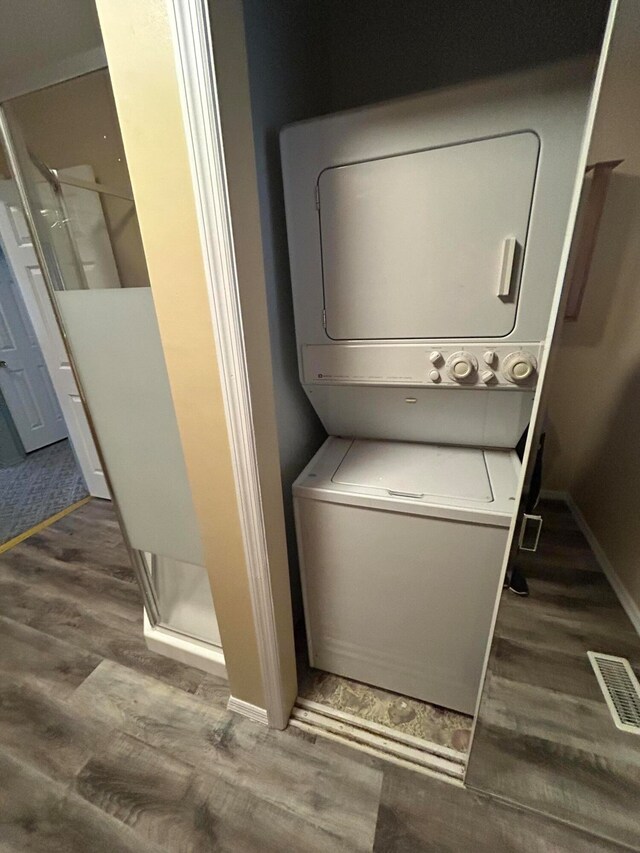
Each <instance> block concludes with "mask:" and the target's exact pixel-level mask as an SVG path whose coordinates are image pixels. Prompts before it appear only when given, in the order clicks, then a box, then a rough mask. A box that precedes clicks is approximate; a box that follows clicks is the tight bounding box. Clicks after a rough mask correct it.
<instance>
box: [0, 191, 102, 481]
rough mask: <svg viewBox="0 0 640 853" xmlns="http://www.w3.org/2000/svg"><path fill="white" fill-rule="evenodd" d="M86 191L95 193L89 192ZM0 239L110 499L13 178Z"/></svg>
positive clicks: (81, 457)
mask: <svg viewBox="0 0 640 853" xmlns="http://www.w3.org/2000/svg"><path fill="white" fill-rule="evenodd" d="M86 195H87V196H92V195H95V194H94V193H89V192H86ZM98 204H99V201H98ZM93 215H95V213H94V214H93ZM105 231H106V226H105ZM0 238H1V239H2V242H3V244H4V247H5V252H6V255H7V260H8V261H9V264H10V266H11V268H12V270H13V274H14V278H15V280H16V282H17V283H18V286H19V287H20V291H21V293H22V297H23V299H24V302H25V305H26V307H27V311H28V313H29V317H30V318H31V321H32V323H33V327H34V330H35V335H36V337H37V340H38V342H39V344H40V347H41V349H42V354H43V356H44V360H45V362H46V364H47V367H48V368H49V373H50V375H51V379H52V381H53V386H54V388H55V392H56V395H57V398H58V401H59V403H60V407H61V409H62V412H63V415H64V420H65V421H66V424H67V429H68V431H69V437H70V439H71V442H72V444H73V448H74V450H75V453H76V457H77V459H78V463H79V465H80V468H81V470H82V474H83V476H84V479H85V482H86V484H87V488H88V489H89V491H90V493H91V494H92V495H93V496H94V497H99V498H109V491H108V489H107V485H106V481H105V477H104V473H103V471H102V468H101V465H100V460H99V458H98V454H97V452H96V448H95V444H94V441H93V438H92V435H91V431H90V429H89V424H88V422H87V418H86V415H85V413H84V408H83V406H82V402H81V399H80V394H79V391H78V386H77V385H76V382H75V379H74V376H73V371H72V370H71V365H70V364H69V358H68V355H67V351H66V349H65V346H64V342H63V340H62V335H61V334H60V330H59V328H58V324H57V322H56V318H55V314H54V311H53V307H52V305H51V302H50V300H49V296H48V293H47V289H46V285H45V283H44V279H43V277H42V272H41V270H40V266H39V264H38V259H37V257H36V253H35V250H34V248H33V244H32V242H31V235H30V234H29V230H28V228H27V223H26V221H25V218H24V215H23V213H22V207H21V204H20V201H19V198H18V191H17V189H16V187H15V184H14V183H13V181H0ZM86 258H87V256H85V260H84V261H83V263H88V260H86ZM116 286H117V285H116Z"/></svg>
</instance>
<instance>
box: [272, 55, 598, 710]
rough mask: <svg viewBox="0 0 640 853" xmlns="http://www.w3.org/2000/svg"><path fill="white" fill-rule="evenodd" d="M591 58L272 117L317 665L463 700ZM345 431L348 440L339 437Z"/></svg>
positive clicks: (552, 271)
mask: <svg viewBox="0 0 640 853" xmlns="http://www.w3.org/2000/svg"><path fill="white" fill-rule="evenodd" d="M591 72H592V67H591V63H589V62H587V61H584V62H583V61H580V62H575V61H574V62H570V63H563V64H561V65H559V66H552V67H547V68H544V69H539V70H536V71H533V72H527V73H523V74H516V75H510V76H507V77H501V78H496V79H494V80H489V81H484V82H481V83H473V84H468V85H464V86H458V87H454V88H451V89H446V90H440V91H436V92H430V93H426V94H422V95H418V96H413V97H410V98H404V99H402V100H399V101H393V102H389V103H385V104H380V105H374V106H371V107H366V108H362V109H358V110H354V111H349V112H345V113H340V114H335V115H330V116H325V117H322V118H319V119H314V120H311V121H306V122H301V123H299V124H295V125H291V126H289V127H287V128H285V129H284V130H283V132H282V134H281V150H282V164H283V176H284V188H285V204H286V215H287V230H288V240H289V255H290V264H291V277H292V288H293V300H294V311H295V325H296V338H297V347H298V358H299V367H300V379H301V382H302V384H303V387H304V389H305V391H306V393H307V395H308V397H309V399H310V401H311V403H312V404H313V406H314V408H315V410H316V412H317V413H318V415H319V416H320V418H321V420H322V422H323V424H324V426H325V428H326V429H327V432H328V433H329V435H330V436H332V437H331V438H329V439H328V441H327V443H326V444H325V445H324V447H323V448H322V449H321V450H320V452H319V453H318V454H317V455H316V457H315V458H314V459H313V460H312V461H311V463H310V464H309V466H308V467H307V468H306V469H305V471H304V472H303V473H302V475H301V476H300V478H299V479H298V480H297V481H296V483H295V484H294V503H295V510H296V523H297V533H298V544H299V548H300V557H301V559H300V564H301V574H302V582H303V589H304V595H305V619H306V626H307V634H308V643H309V652H310V658H311V663H312V665H314V666H317V667H320V668H323V669H327V670H329V671H332V672H336V673H339V674H342V675H345V676H350V677H353V678H356V679H359V680H362V681H368V682H370V683H373V684H377V685H379V686H382V687H385V688H388V689H391V690H394V691H397V692H400V693H406V694H408V695H411V696H417V697H420V698H422V699H425V700H427V701H431V702H435V703H439V704H442V705H446V706H448V707H452V708H457V709H459V710H462V711H466V712H467V713H472V712H473V707H474V703H475V697H476V694H477V690H478V687H479V683H480V677H481V671H482V664H483V658H484V653H485V647H486V644H487V640H488V638H489V631H490V624H491V617H492V610H493V605H494V601H495V596H496V592H497V589H498V585H499V583H500V575H501V567H502V560H503V556H504V551H505V546H506V542H507V532H508V527H509V524H510V521H511V518H512V515H513V512H514V511H515V509H516V504H517V501H516V500H515V498H516V497H517V485H518V463H517V457H516V456H515V453H514V451H513V448H514V447H515V446H516V443H517V442H518V440H519V438H520V437H521V435H522V433H523V431H524V430H525V429H526V426H527V423H528V421H529V417H530V413H531V407H532V403H533V397H534V391H535V386H536V378H537V368H538V364H539V361H540V358H541V355H542V349H543V344H544V339H545V335H546V331H547V324H548V317H549V313H550V308H551V302H552V299H553V296H554V292H555V289H556V283H557V280H558V276H559V270H560V268H561V257H562V250H563V240H564V235H565V229H566V224H567V221H568V218H569V214H570V206H571V200H572V193H573V188H574V183H575V179H576V162H577V158H578V154H579V150H580V145H581V141H582V135H583V130H584V124H585V117H586V111H587V107H588V100H589V92H590V84H591ZM338 437H340V438H338Z"/></svg>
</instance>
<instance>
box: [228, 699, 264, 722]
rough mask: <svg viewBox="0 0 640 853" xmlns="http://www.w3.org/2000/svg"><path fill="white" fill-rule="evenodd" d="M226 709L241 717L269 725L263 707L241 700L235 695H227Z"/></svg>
mask: <svg viewBox="0 0 640 853" xmlns="http://www.w3.org/2000/svg"><path fill="white" fill-rule="evenodd" d="M227 710H228V711H231V712H232V713H234V714H241V715H242V716H243V717H248V718H249V719H250V720H253V722H254V723H260V724H261V725H263V726H268V725H269V715H268V714H267V711H266V709H265V708H259V707H258V706H257V705H252V704H251V702H243V701H242V699H236V697H235V696H229V701H228V702H227Z"/></svg>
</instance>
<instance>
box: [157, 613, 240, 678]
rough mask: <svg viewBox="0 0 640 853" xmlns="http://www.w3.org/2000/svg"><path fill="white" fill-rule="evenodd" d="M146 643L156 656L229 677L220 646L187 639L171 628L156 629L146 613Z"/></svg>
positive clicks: (222, 676)
mask: <svg viewBox="0 0 640 853" xmlns="http://www.w3.org/2000/svg"><path fill="white" fill-rule="evenodd" d="M144 641H145V643H146V645H147V648H148V649H149V650H150V651H152V652H156V654H159V655H164V656H165V657H168V658H173V660H177V661H180V663H184V664H187V666H194V667H196V669H202V670H204V672H208V673H211V675H217V676H218V677H220V678H226V677H227V667H226V665H225V661H224V653H223V651H222V649H221V648H220V647H219V646H213V645H210V644H209V643H205V642H203V641H202V640H196V639H194V638H192V637H186V636H185V635H184V634H179V633H178V632H176V631H172V630H171V629H170V628H161V627H159V626H156V627H154V626H153V625H152V624H151V622H149V619H148V617H147V614H146V613H145V614H144Z"/></svg>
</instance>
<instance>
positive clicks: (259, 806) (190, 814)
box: [0, 501, 628, 853]
mask: <svg viewBox="0 0 640 853" xmlns="http://www.w3.org/2000/svg"><path fill="white" fill-rule="evenodd" d="M228 696H229V692H228V688H227V685H226V683H225V682H224V681H222V680H221V679H216V678H215V677H213V676H211V675H206V674H204V673H202V672H200V671H198V670H195V669H192V668H190V667H188V666H183V665H181V664H178V663H175V662H174V661H171V660H170V659H168V658H165V657H160V656H158V655H155V654H153V653H152V652H150V651H148V649H147V648H146V646H145V644H144V641H143V637H142V605H141V600H140V595H139V593H138V589H137V587H136V584H135V581H134V578H133V574H132V572H131V569H130V568H129V565H128V561H127V554H126V551H125V548H124V545H123V542H122V538H121V536H120V533H119V530H118V526H117V524H116V521H115V517H114V513H113V509H112V507H111V505H110V504H108V503H107V502H103V501H91V502H90V503H88V504H86V505H85V506H83V507H82V508H81V509H79V510H76V511H75V512H73V513H71V514H70V515H68V516H66V517H65V518H64V519H62V520H61V521H59V522H57V523H56V524H54V525H52V526H51V527H48V528H46V529H45V530H43V531H41V532H40V533H38V534H36V535H34V536H32V537H31V538H29V539H27V540H25V541H24V542H23V543H21V544H20V545H18V546H16V547H15V548H12V549H11V550H9V551H7V552H5V553H4V554H1V555H0V776H1V778H2V784H0V849H1V850H3V851H4V850H7V851H24V850H29V851H42V853H45V851H46V853H55V851H60V853H62V851H64V853H76V851H77V853H86V851H89V850H90V851H92V853H102V851H104V853H107V851H108V853H114V851H136V853H137V851H140V853H142V851H145V853H146V851H156V853H160V851H164V853H176V851H198V853H207V851H216V853H254V851H255V853H289V851H292V853H294V851H295V853H338V851H339V853H350V851H361V853H372V851H373V853H423V851H424V853H426V851H449V852H450V853H467V851H473V853H503V851H504V853H525V852H526V853H550V851H553V853H576V851H580V853H614V851H618V853H622V851H623V850H624V849H628V848H622V847H620V846H616V845H614V844H610V843H608V842H605V841H602V840H601V839H598V838H595V837H594V836H593V835H589V834H587V833H585V832H582V831H579V830H577V829H574V828H572V827H571V826H567V825H566V824H563V823H560V822H557V821H553V820H550V819H548V818H546V817H544V816H542V815H540V814H535V813H533V812H531V811H525V810H522V809H520V808H517V807H514V806H510V805H507V804H505V803H504V802H500V801H498V800H494V799H492V798H491V797H488V796H485V795H483V794H477V793H473V792H471V791H469V790H465V789H464V788H462V787H459V786H454V785H451V784H449V783H447V782H441V781H438V780H436V779H433V778H430V777H427V776H424V775H422V774H418V773H415V772H411V771H407V770H403V769H401V768H399V767H396V766H394V765H392V764H389V763H387V762H384V761H380V760H378V759H376V758H373V757H370V756H367V755H364V754H363V753H361V752H358V751H356V750H354V749H352V748H350V747H346V746H343V745H340V744H337V743H333V742H331V741H328V740H325V739H323V738H320V737H319V738H317V739H316V738H315V737H314V736H313V735H308V734H304V733H302V732H300V731H299V730H296V729H293V728H289V729H287V730H285V731H283V732H280V731H274V730H272V729H268V728H266V727H265V726H261V725H257V724H256V723H253V722H251V721H250V720H247V719H245V718H243V717H239V716H237V715H234V714H231V713H229V712H228V711H227V709H226V703H227V700H228Z"/></svg>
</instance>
